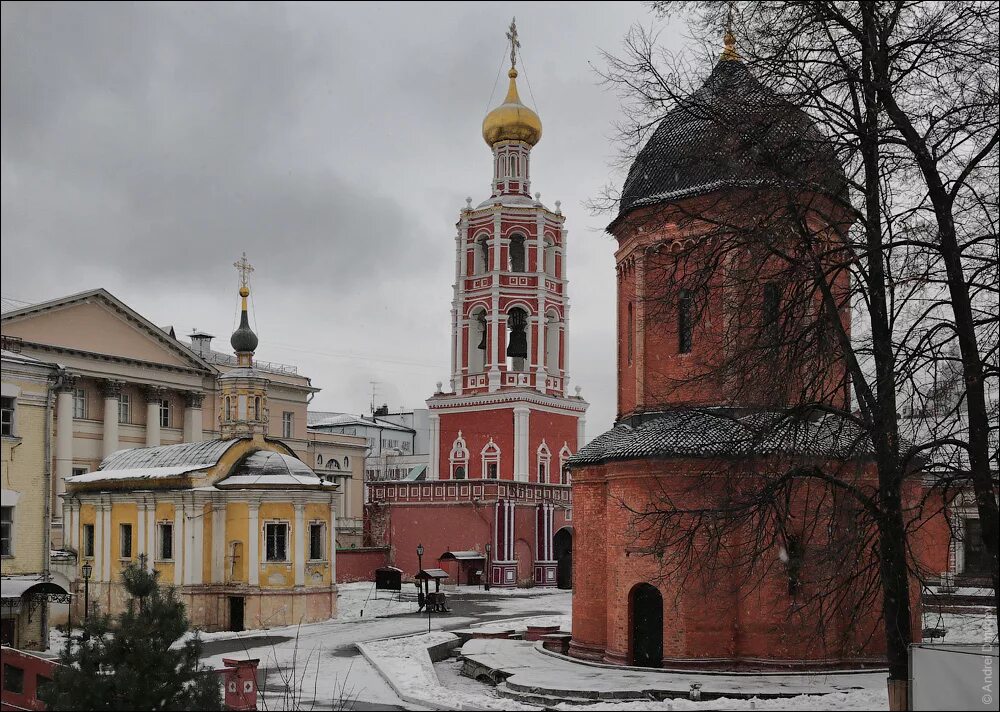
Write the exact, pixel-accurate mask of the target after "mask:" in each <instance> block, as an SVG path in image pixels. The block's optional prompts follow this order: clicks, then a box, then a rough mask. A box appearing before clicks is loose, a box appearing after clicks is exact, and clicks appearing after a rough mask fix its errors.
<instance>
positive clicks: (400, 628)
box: [201, 584, 572, 710]
mask: <svg viewBox="0 0 1000 712" xmlns="http://www.w3.org/2000/svg"><path fill="white" fill-rule="evenodd" d="M340 588H341V594H340V597H339V598H338V605H339V606H340V610H339V611H338V618H336V619H333V620H330V621H324V622H322V623H312V624H305V625H301V626H290V627H285V628H272V629H269V630H267V631H244V632H242V633H238V634H237V633H205V634H202V635H201V637H202V639H203V640H204V651H203V655H202V659H203V661H204V662H205V663H206V664H208V665H211V666H213V667H221V666H222V658H223V657H235V658H247V657H249V658H259V659H260V667H261V669H262V671H264V672H266V673H267V678H266V684H265V691H266V692H270V693H271V694H272V695H274V694H275V692H276V690H278V689H279V688H281V687H283V686H284V685H283V678H284V679H290V677H291V676H292V675H293V671H294V678H295V679H294V680H293V681H291V685H290V686H291V687H292V688H293V689H294V690H295V691H297V692H299V691H300V695H299V696H300V698H301V700H303V704H302V707H303V708H305V709H308V708H310V706H312V704H313V703H314V704H315V707H316V709H329V708H330V707H331V706H334V703H335V702H336V701H337V700H339V699H341V698H342V697H343V698H349V699H353V700H356V701H357V704H356V705H355V706H354V709H357V710H362V709H385V708H386V706H391V707H395V708H398V709H409V708H412V707H413V706H412V705H409V704H407V703H406V702H404V701H403V700H401V699H399V697H398V695H396V693H395V692H394V691H393V690H392V688H390V687H389V685H388V684H386V682H385V681H384V680H383V679H382V677H381V676H380V675H379V674H378V672H377V671H376V670H375V669H374V668H373V667H372V666H371V665H370V664H369V663H368V662H367V661H366V660H365V659H364V658H363V657H361V655H360V653H358V651H357V649H356V648H355V647H354V646H355V643H358V642H365V641H374V640H379V639H382V638H387V637H391V636H400V635H409V634H413V633H421V632H426V631H427V617H426V615H421V616H417V615H416V614H415V613H413V612H412V611H414V610H415V606H414V605H413V604H412V603H411V602H409V601H406V600H404V601H402V602H396V601H389V600H388V599H381V600H380V601H373V600H371V599H369V600H367V601H366V600H365V599H366V597H367V595H368V592H369V591H370V588H371V584H345V585H343V586H341V587H340ZM381 595H382V596H385V594H384V593H383V594H381ZM449 605H450V606H451V608H452V610H453V612H452V613H451V614H449V615H433V616H432V617H431V629H432V630H435V631H441V630H444V631H450V630H456V629H459V628H466V627H469V626H470V625H474V624H477V623H482V622H486V621H489V620H498V619H501V618H512V617H529V616H530V617H534V616H553V615H556V616H566V615H568V614H569V612H570V607H571V605H572V594H571V593H570V592H568V591H560V592H553V591H551V590H531V589H525V590H521V591H517V592H514V593H509V592H493V591H491V592H489V593H484V592H482V591H480V590H479V589H469V590H466V591H460V592H458V593H451V592H449ZM362 606H364V616H363V617H362V616H360V610H361V607H362ZM373 614H388V615H389V616H390V617H384V618H373V617H371V616H372V615H373ZM274 706H275V705H274V704H272V705H271V707H272V709H273V708H274Z"/></svg>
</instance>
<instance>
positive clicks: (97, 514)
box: [91, 503, 105, 581]
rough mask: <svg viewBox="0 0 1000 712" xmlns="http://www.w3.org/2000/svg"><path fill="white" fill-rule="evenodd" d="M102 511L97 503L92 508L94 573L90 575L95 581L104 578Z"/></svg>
mask: <svg viewBox="0 0 1000 712" xmlns="http://www.w3.org/2000/svg"><path fill="white" fill-rule="evenodd" d="M104 539H105V532H104V510H103V508H102V505H101V504H100V503H98V504H97V505H96V506H95V507H94V563H93V564H92V566H93V567H94V571H93V573H92V574H91V575H92V576H93V577H94V580H95V581H100V580H101V579H102V578H103V577H104Z"/></svg>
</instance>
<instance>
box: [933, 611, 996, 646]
mask: <svg viewBox="0 0 1000 712" xmlns="http://www.w3.org/2000/svg"><path fill="white" fill-rule="evenodd" d="M924 628H943V629H944V630H945V635H944V637H943V638H934V639H932V640H928V641H926V642H930V643H978V644H980V645H982V644H983V643H993V644H994V645H996V643H997V621H996V613H995V612H994V611H993V609H989V610H984V611H983V612H982V613H926V612H925V613H924Z"/></svg>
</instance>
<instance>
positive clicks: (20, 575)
mask: <svg viewBox="0 0 1000 712" xmlns="http://www.w3.org/2000/svg"><path fill="white" fill-rule="evenodd" d="M8 346H12V345H11V344H8V343H6V342H5V343H4V344H3V351H2V358H0V371H2V401H0V433H2V463H0V569H2V571H0V640H2V643H3V645H9V646H12V647H17V648H22V649H27V650H44V649H45V648H46V647H47V645H48V603H49V600H50V599H52V598H54V599H55V600H59V601H62V602H64V603H65V601H66V600H67V598H68V596H67V591H66V589H67V588H68V585H69V582H68V580H66V579H63V578H61V577H57V578H58V579H59V581H58V582H57V581H53V577H52V576H51V574H50V569H49V555H48V554H49V526H48V519H49V511H48V507H47V503H48V501H49V496H48V495H49V486H50V483H51V478H50V461H49V458H48V453H49V450H50V448H51V437H50V436H49V428H50V413H51V406H52V403H53V401H54V398H55V387H56V384H57V378H58V368H57V367H56V366H55V365H54V364H51V363H46V362H44V361H40V360H38V359H35V358H31V357H30V356H25V355H23V354H20V353H17V351H16V350H15V349H14V348H11V349H9V348H8ZM15 348H16V347H15Z"/></svg>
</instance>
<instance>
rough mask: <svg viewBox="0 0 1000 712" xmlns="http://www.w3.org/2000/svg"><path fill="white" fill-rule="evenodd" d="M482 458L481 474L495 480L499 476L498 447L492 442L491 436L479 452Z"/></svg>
mask: <svg viewBox="0 0 1000 712" xmlns="http://www.w3.org/2000/svg"><path fill="white" fill-rule="evenodd" d="M480 454H481V456H482V459H483V474H482V476H483V477H484V478H486V479H490V480H495V479H499V477H500V447H499V446H498V445H497V444H496V443H495V442H493V438H490V441H489V442H488V443H486V446H485V447H484V448H483V449H482V452H481V453H480Z"/></svg>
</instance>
